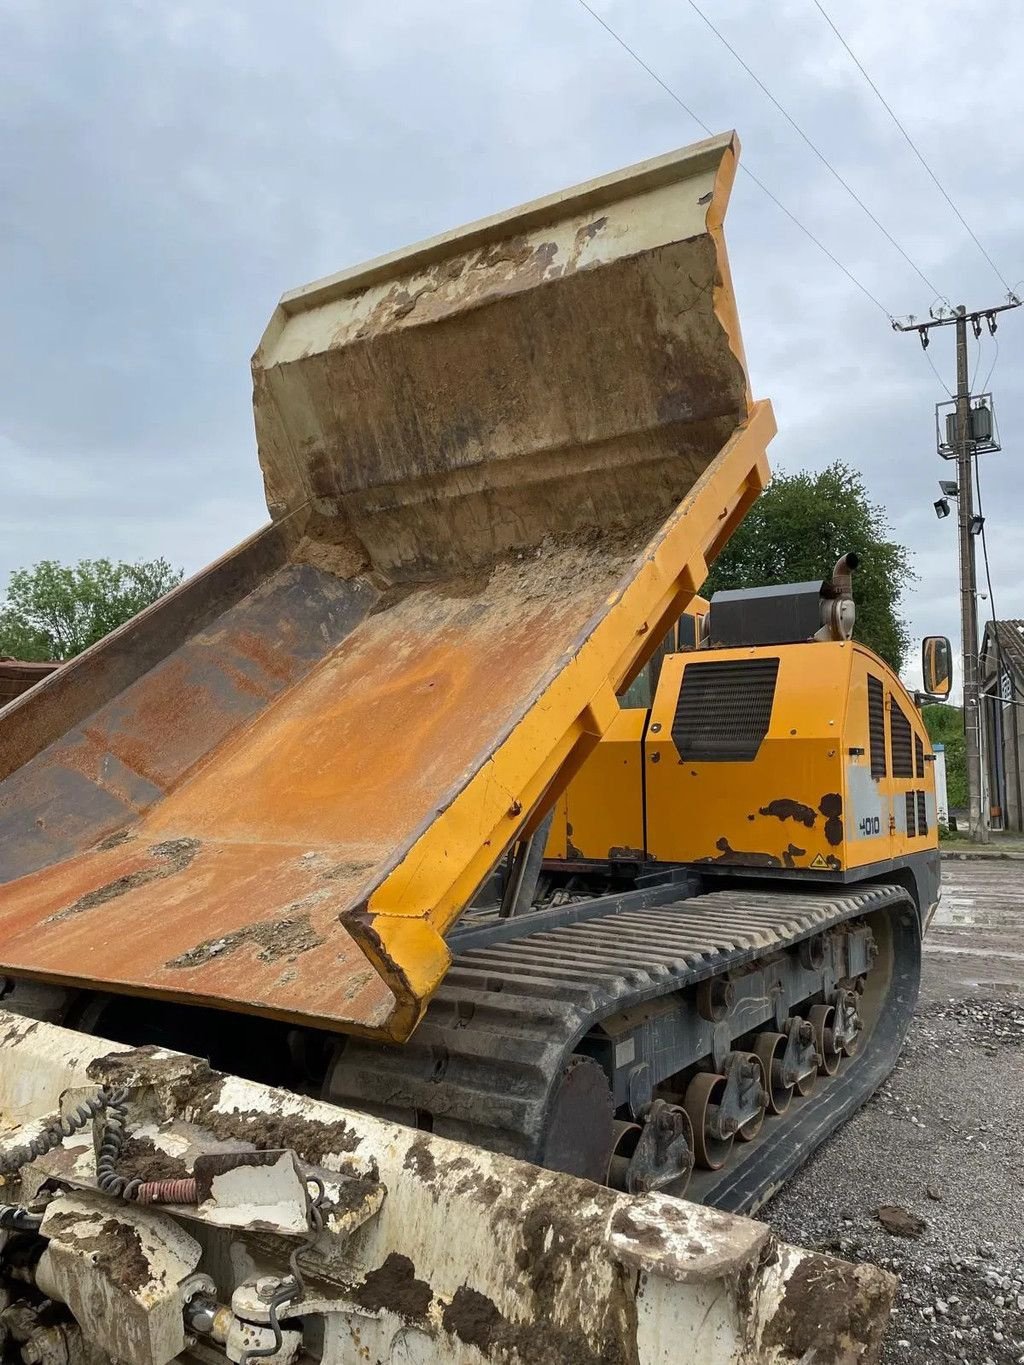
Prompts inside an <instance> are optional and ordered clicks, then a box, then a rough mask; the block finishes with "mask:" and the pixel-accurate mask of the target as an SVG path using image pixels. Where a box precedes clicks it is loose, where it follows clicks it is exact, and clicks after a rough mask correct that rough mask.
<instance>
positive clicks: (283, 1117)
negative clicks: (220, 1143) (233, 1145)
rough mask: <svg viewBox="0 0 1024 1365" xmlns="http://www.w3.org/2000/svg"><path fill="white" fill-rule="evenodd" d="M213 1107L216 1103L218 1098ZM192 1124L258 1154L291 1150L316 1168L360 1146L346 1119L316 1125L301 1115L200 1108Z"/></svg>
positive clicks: (357, 1137)
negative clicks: (326, 1160)
mask: <svg viewBox="0 0 1024 1365" xmlns="http://www.w3.org/2000/svg"><path fill="white" fill-rule="evenodd" d="M213 1103H216V1097H214V1100H213ZM193 1122H195V1123H197V1124H198V1125H200V1126H201V1127H203V1128H207V1129H209V1131H210V1132H211V1133H212V1134H213V1135H214V1137H217V1138H222V1139H223V1138H234V1139H236V1140H237V1141H240V1142H248V1143H251V1144H252V1146H253V1147H255V1148H256V1150H257V1151H261V1152H262V1151H268V1150H272V1151H276V1150H279V1149H282V1148H286V1147H290V1148H291V1149H292V1150H293V1151H294V1152H296V1153H297V1154H298V1155H299V1156H300V1157H302V1158H303V1159H304V1160H305V1161H308V1162H309V1163H310V1164H311V1165H313V1166H319V1165H320V1164H321V1163H322V1161H323V1159H324V1157H325V1156H328V1155H330V1154H331V1153H340V1152H354V1151H355V1150H356V1148H357V1147H358V1146H359V1134H358V1133H356V1132H354V1131H353V1129H351V1128H350V1127H349V1126H348V1124H347V1123H346V1122H345V1121H344V1119H339V1120H338V1121H337V1122H336V1123H317V1122H316V1121H315V1120H313V1119H304V1118H302V1117H301V1116H300V1115H299V1114H271V1113H264V1112H260V1111H259V1110H252V1109H250V1110H244V1111H242V1110H238V1109H235V1110H233V1111H232V1112H231V1113H230V1114H225V1113H223V1112H222V1111H221V1110H219V1109H215V1108H213V1107H212V1104H211V1105H210V1106H209V1107H207V1106H201V1107H200V1108H199V1109H198V1110H197V1111H196V1113H195V1115H194V1118H193Z"/></svg>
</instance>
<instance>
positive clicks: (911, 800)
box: [906, 792, 917, 839]
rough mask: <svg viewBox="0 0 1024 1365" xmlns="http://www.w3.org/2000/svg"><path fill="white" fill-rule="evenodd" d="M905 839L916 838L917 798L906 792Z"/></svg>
mask: <svg viewBox="0 0 1024 1365" xmlns="http://www.w3.org/2000/svg"><path fill="white" fill-rule="evenodd" d="M906 801H907V838H908V839H916V838H917V797H916V796H915V795H914V793H913V792H907V795H906Z"/></svg>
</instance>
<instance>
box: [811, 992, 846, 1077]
mask: <svg viewBox="0 0 1024 1365" xmlns="http://www.w3.org/2000/svg"><path fill="white" fill-rule="evenodd" d="M835 1017H836V1011H835V1006H833V1005H812V1006H811V1008H810V1010H809V1012H808V1015H807V1022H808V1023H809V1024H810V1026H811V1028H812V1029H813V1030H814V1045H815V1047H816V1048H817V1049H818V1071H819V1073H820V1074H821V1075H822V1076H834V1075H835V1074H836V1072H837V1071H838V1070H839V1063H840V1062H841V1061H842V1056H843V1054H842V1052H841V1051H840V1049H839V1047H838V1045H837V1043H836V1039H835V1033H834V1031H833V1027H832V1025H833V1023H834V1021H835Z"/></svg>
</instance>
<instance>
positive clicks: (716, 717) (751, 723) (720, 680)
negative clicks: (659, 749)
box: [672, 658, 779, 763]
mask: <svg viewBox="0 0 1024 1365" xmlns="http://www.w3.org/2000/svg"><path fill="white" fill-rule="evenodd" d="M778 677H779V660H778V659H777V658H768V659H725V660H716V661H714V662H709V663H696V662H694V663H690V664H687V666H686V669H685V671H684V673H683V682H682V686H681V687H680V689H679V698H678V700H677V702H676V714H675V719H674V720H673V722H672V742H673V743H674V744H675V746H676V749H677V750H678V752H679V757H680V758H681V759H683V760H684V761H700V762H703V763H749V762H751V761H752V760H753V759H755V758H756V757H757V753H758V750H759V749H760V747H761V744H762V742H763V740H764V737H765V735H766V734H767V733H768V727H769V725H770V724H771V719H772V706H773V705H774V702H775V686H776V683H777V682H778Z"/></svg>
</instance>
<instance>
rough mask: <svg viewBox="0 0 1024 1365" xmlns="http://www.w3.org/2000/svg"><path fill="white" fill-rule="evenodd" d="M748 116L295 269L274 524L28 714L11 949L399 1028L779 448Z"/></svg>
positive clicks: (58, 975)
mask: <svg viewBox="0 0 1024 1365" xmlns="http://www.w3.org/2000/svg"><path fill="white" fill-rule="evenodd" d="M735 158H736V147H735V144H734V140H733V139H732V138H731V137H728V136H726V137H720V138H714V139H711V140H709V141H707V142H703V143H699V144H698V145H696V146H694V147H691V148H688V149H686V150H684V151H682V152H678V153H673V154H671V155H669V156H665V157H661V158H658V159H657V160H654V161H650V162H646V163H644V164H642V165H640V166H636V167H633V168H630V169H629V170H626V171H623V172H620V173H618V174H616V175H612V176H608V177H605V178H603V179H601V180H596V181H592V182H590V183H589V184H586V185H583V186H580V187H579V188H577V189H573V190H570V191H567V192H565V193H562V194H558V195H555V196H552V197H550V198H548V199H544V200H539V201H537V202H536V203H533V204H530V205H527V206H526V207H525V208H521V209H517V210H515V211H513V212H511V213H508V214H504V215H501V216H499V217H496V218H492V219H488V220H486V221H484V222H481V223H477V224H475V225H473V226H471V227H469V228H465V229H462V230H460V231H458V232H453V233H448V234H446V235H444V236H442V237H438V238H435V239H434V240H432V241H429V242H426V243H424V244H422V245H420V246H417V247H414V248H412V249H410V250H408V251H404V252H399V253H396V254H394V255H391V256H388V257H383V258H381V259H380V260H377V261H375V262H373V263H371V264H370V265H368V266H364V267H361V268H359V269H356V270H353V271H349V272H346V273H343V274H341V275H338V276H335V277H333V278H332V279H329V280H325V281H321V282H319V283H317V284H314V285H311V286H309V287H308V288H306V289H303V290H299V291H297V292H296V293H293V294H289V295H286V296H285V298H284V299H283V300H282V301H281V304H280V306H279V307H278V309H277V312H276V313H275V314H274V317H273V319H272V320H271V323H270V326H269V328H268V330H267V333H266V335H265V336H264V338H263V341H262V343H261V345H260V348H259V350H258V351H257V353H256V356H255V358H254V361H253V372H254V379H255V412H256V432H257V439H258V444H259V452H260V461H261V465H262V467H263V471H264V475H265V480H266V486H267V500H268V505H269V507H270V510H271V514H272V517H273V522H272V524H271V525H270V526H269V527H267V528H265V529H264V530H263V531H261V532H259V533H257V534H256V535H255V536H254V537H253V538H252V539H251V540H249V541H247V542H246V543H245V544H243V545H242V546H240V547H239V548H238V549H237V550H235V551H233V552H232V553H231V554H229V555H228V556H226V557H225V558H224V559H223V560H221V561H219V562H218V563H216V564H214V565H213V566H212V567H211V568H209V569H207V570H205V571H204V572H203V573H201V574H199V575H198V576H197V577H196V578H194V579H192V580H191V581H189V582H188V583H185V584H183V585H182V586H181V587H180V588H179V589H177V590H176V591H175V592H174V593H172V594H171V595H170V596H169V597H167V598H166V599H164V600H163V601H162V602H160V603H158V604H157V605H156V606H155V607H153V608H151V609H150V610H149V611H147V612H145V613H144V614H143V615H142V616H141V617H139V618H138V619H137V620H136V621H134V622H132V623H130V624H129V625H128V626H126V627H124V628H122V629H121V630H120V631H117V632H115V634H113V635H112V636H110V637H109V638H108V639H107V640H105V641H102V642H101V643H100V644H98V645H96V646H95V647H93V648H92V649H91V650H89V651H87V652H86V653H85V654H83V655H82V656H80V658H78V659H77V660H75V661H73V662H72V663H70V664H69V665H67V666H66V667H65V668H63V669H61V670H60V671H59V672H58V673H56V674H54V675H53V676H52V677H51V678H49V679H47V680H46V681H45V682H44V683H42V684H40V686H39V687H37V688H35V689H34V690H33V691H32V692H30V693H28V694H27V695H25V696H24V697H22V698H21V699H19V700H18V701H16V702H15V703H13V705H11V706H10V707H9V708H8V709H7V710H6V711H5V712H4V716H3V720H2V721H0V778H2V779H3V780H2V781H0V877H2V878H3V879H4V882H5V885H4V886H3V887H2V888H0V969H3V970H7V971H8V972H10V973H12V974H15V975H18V976H25V977H31V978H37V979H41V980H45V981H56V982H62V983H67V984H69V985H75V984H81V985H84V986H89V987H92V988H96V987H99V988H101V989H110V990H113V991H125V992H130V993H132V994H149V995H157V996H162V997H166V998H168V999H175V1000H178V1001H180V1002H182V1003H204V1004H212V1005H216V1006H219V1007H222V1008H224V1009H229V1010H241V1011H250V1012H255V1013H259V1014H266V1015H270V1016H274V1017H278V1018H284V1019H288V1020H293V1021H296V1022H298V1023H303V1024H309V1025H316V1026H322V1027H326V1028H331V1029H338V1030H344V1031H352V1032H359V1033H365V1034H371V1035H374V1036H382V1037H390V1038H395V1039H401V1038H404V1037H406V1036H407V1035H408V1034H409V1033H410V1032H411V1030H412V1029H413V1027H414V1026H415V1024H416V1022H417V1020H418V1018H419V1017H420V1015H421V1013H422V1010H423V1008H424V1007H425V1004H426V1002H427V1000H428V999H429V997H430V995H431V993H432V992H433V991H434V990H435V989H436V987H437V985H438V983H439V982H440V980H441V979H442V978H443V976H444V974H445V971H446V969H447V967H448V964H449V961H450V954H449V952H448V949H447V947H446V945H445V942H444V937H443V935H444V933H445V931H446V929H447V928H448V927H449V926H450V925H451V924H452V923H453V922H454V920H455V919H456V918H457V917H458V916H459V914H460V913H461V912H462V910H463V908H464V907H465V905H466V904H467V902H468V901H469V900H470V898H471V897H472V894H473V892H474V891H475V890H476V888H477V887H478V886H479V884H480V883H481V882H482V881H483V879H484V878H485V877H486V875H487V873H488V871H489V870H490V869H491V867H493V865H494V864H495V862H496V861H497V860H498V858H499V857H500V856H501V854H502V852H503V851H504V850H505V849H506V848H507V846H508V845H509V843H510V842H511V840H512V839H513V838H514V837H515V836H516V835H517V833H519V832H520V831H521V830H522V829H523V827H524V822H525V823H526V824H527V825H528V824H529V821H530V820H531V819H533V820H536V819H537V818H538V813H539V812H540V810H541V809H542V808H543V807H544V806H545V805H547V804H550V801H551V800H553V799H554V795H555V794H556V793H557V791H558V790H560V789H561V787H562V786H564V784H565V782H567V781H568V779H569V777H570V776H571V773H572V772H573V771H574V769H575V768H576V767H577V766H578V765H579V763H580V762H581V761H582V760H583V758H585V757H586V755H587V753H588V752H589V751H590V749H591V748H592V747H593V745H594V744H595V743H596V742H597V740H598V739H599V737H600V736H601V734H602V733H604V731H605V730H606V728H607V726H608V725H609V724H610V722H611V720H612V718H613V717H614V715H615V714H616V710H617V702H616V692H617V691H618V690H620V689H621V688H622V687H623V685H624V684H626V683H627V682H628V681H629V680H630V678H631V677H632V676H633V675H634V674H635V673H636V671H637V670H638V669H639V668H640V667H641V666H642V664H643V663H644V662H645V661H646V657H647V654H648V653H649V652H650V651H651V650H652V649H653V648H654V646H655V644H656V643H657V641H658V639H659V638H660V636H661V634H662V633H663V629H664V627H665V625H666V624H667V623H668V622H669V621H670V620H671V619H674V617H675V616H677V615H678V614H679V612H680V611H681V610H682V608H683V607H684V606H685V604H686V603H687V602H688V600H689V599H690V597H691V596H692V595H693V593H694V592H695V591H696V589H697V588H699V586H700V584H701V582H702V581H703V578H704V575H705V572H706V566H707V562H708V560H709V559H711V558H712V557H713V556H714V554H715V553H716V552H717V550H718V549H719V548H720V547H721V546H722V545H723V544H724V543H725V541H726V540H727V539H728V537H729V535H730V534H731V532H732V530H733V528H734V527H735V525H736V523H737V522H738V520H739V519H740V518H741V517H742V515H743V514H744V512H745V511H746V509H747V507H748V506H749V505H750V503H751V502H752V501H753V500H754V498H755V497H756V496H757V494H758V493H759V491H760V489H761V488H762V487H763V485H764V483H765V481H766V479H767V466H766V461H765V454H764V451H765V446H766V444H767V442H768V440H769V439H770V437H771V436H772V434H773V431H774V426H773V420H772V415H771V411H770V408H769V407H768V405H767V404H764V403H757V404H754V403H752V402H751V401H750V397H749V392H748V386H747V378H746V373H745V369H744V363H743V354H742V347H741V343H740V340H739V334H738V328H737V323H736V317H735V310H734V305H733V296H732V288H731V283H730V279H729V271H728V265H727V262H726V257H725V250H724V245H723V241H722V235H721V224H722V219H723V215H724V212H725V206H726V202H727V200H728V196H729V191H730V187H731V183H732V178H733V174H734V169H735Z"/></svg>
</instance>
